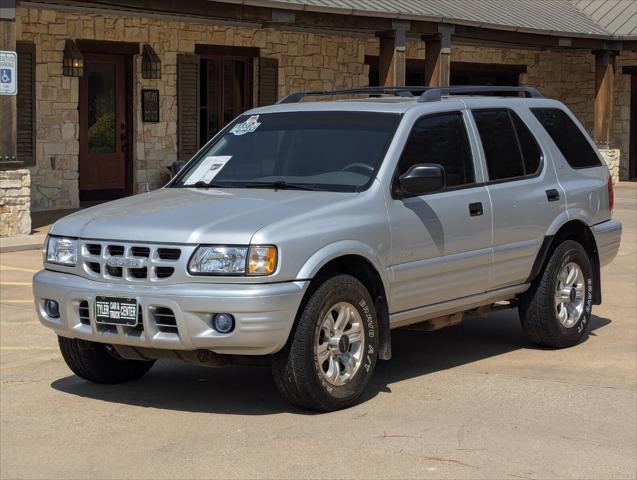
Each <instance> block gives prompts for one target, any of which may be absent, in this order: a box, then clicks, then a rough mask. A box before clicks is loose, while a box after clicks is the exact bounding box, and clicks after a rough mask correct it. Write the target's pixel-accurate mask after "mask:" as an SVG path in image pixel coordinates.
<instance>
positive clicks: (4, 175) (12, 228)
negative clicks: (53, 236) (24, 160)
mask: <svg viewBox="0 0 637 480" xmlns="http://www.w3.org/2000/svg"><path fill="white" fill-rule="evenodd" d="M30 190H31V175H30V173H29V170H27V169H22V170H7V171H0V237H9V236H13V235H28V234H29V233H31V209H30V200H31V196H30Z"/></svg>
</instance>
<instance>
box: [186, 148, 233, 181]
mask: <svg viewBox="0 0 637 480" xmlns="http://www.w3.org/2000/svg"><path fill="white" fill-rule="evenodd" d="M231 158H232V156H231V155H223V156H222V155H213V156H210V157H206V158H204V159H203V161H202V162H201V163H200V164H199V166H198V167H197V168H195V170H194V171H193V172H192V173H191V174H190V176H189V177H188V178H187V179H186V180H185V181H184V185H194V184H196V183H197V182H204V183H210V182H211V181H212V180H213V179H214V178H215V177H216V176H217V175H218V174H219V172H220V171H221V169H222V168H223V167H224V166H225V165H226V163H228V161H229V160H230V159H231Z"/></svg>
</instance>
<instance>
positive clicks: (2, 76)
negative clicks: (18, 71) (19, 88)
mask: <svg viewBox="0 0 637 480" xmlns="http://www.w3.org/2000/svg"><path fill="white" fill-rule="evenodd" d="M0 83H11V70H9V69H8V68H2V69H0Z"/></svg>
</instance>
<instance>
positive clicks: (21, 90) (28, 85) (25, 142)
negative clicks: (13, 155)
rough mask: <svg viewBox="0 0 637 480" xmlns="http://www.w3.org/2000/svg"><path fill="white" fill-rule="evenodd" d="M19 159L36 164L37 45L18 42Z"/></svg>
mask: <svg viewBox="0 0 637 480" xmlns="http://www.w3.org/2000/svg"><path fill="white" fill-rule="evenodd" d="M16 52H17V54H18V95H17V97H16V104H17V141H16V150H17V160H18V161H19V162H21V164H22V165H20V166H21V167H29V166H32V165H35V45H34V44H32V43H18V44H17V45H16Z"/></svg>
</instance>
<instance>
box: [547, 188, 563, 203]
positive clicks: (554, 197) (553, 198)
mask: <svg viewBox="0 0 637 480" xmlns="http://www.w3.org/2000/svg"><path fill="white" fill-rule="evenodd" d="M546 198H547V199H548V201H549V202H557V201H558V200H559V199H560V192H558V191H557V190H555V189H554V188H551V189H550V190H547V191H546Z"/></svg>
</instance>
